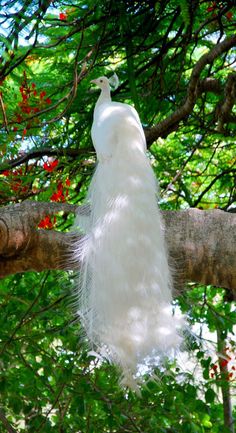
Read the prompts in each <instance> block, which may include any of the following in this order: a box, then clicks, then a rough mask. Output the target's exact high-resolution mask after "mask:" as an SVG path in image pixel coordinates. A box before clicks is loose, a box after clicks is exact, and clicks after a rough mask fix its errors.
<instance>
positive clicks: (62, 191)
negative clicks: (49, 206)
mask: <svg viewBox="0 0 236 433" xmlns="http://www.w3.org/2000/svg"><path fill="white" fill-rule="evenodd" d="M69 186H70V179H66V181H65V184H63V182H61V181H58V182H57V190H56V192H54V193H53V194H52V196H51V197H50V200H51V201H57V202H62V203H64V202H65V201H66V198H67V197H68V195H69V189H68V187H69Z"/></svg>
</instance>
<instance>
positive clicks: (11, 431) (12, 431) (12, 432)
mask: <svg viewBox="0 0 236 433" xmlns="http://www.w3.org/2000/svg"><path fill="white" fill-rule="evenodd" d="M0 420H1V421H2V423H3V425H4V427H6V429H7V432H8V433H17V431H16V430H15V429H14V428H13V427H12V425H11V424H10V423H9V421H8V420H7V418H6V417H5V414H4V412H3V410H2V409H1V408H0Z"/></svg>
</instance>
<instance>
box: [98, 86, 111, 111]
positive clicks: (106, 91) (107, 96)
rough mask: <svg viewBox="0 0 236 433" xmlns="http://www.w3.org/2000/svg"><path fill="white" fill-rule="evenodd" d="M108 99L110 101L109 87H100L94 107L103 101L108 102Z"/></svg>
mask: <svg viewBox="0 0 236 433" xmlns="http://www.w3.org/2000/svg"><path fill="white" fill-rule="evenodd" d="M110 101H111V91H110V88H105V89H102V90H101V93H100V95H99V98H98V100H97V103H96V108H97V107H99V106H100V105H101V104H104V102H110Z"/></svg>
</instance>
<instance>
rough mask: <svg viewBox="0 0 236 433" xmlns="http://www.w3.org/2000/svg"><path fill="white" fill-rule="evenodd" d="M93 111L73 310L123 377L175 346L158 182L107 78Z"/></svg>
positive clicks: (134, 119)
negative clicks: (91, 169)
mask: <svg viewBox="0 0 236 433" xmlns="http://www.w3.org/2000/svg"><path fill="white" fill-rule="evenodd" d="M93 82H94V83H95V84H97V85H98V86H99V87H100V88H101V94H100V97H99V98H98V101H97V103H96V106H95V110H94V120H93V125H92V140H93V144H94V147H95V150H96V153H97V158H98V164H97V167H96V170H95V173H94V175H93V178H92V181H91V184H90V188H89V192H88V200H89V202H90V207H91V213H90V215H89V220H87V221H86V222H85V219H83V218H81V217H80V216H79V215H78V216H77V220H76V226H78V227H79V228H80V230H82V231H83V232H84V234H85V236H84V238H83V242H82V243H81V242H80V241H78V244H77V246H76V248H75V253H74V254H75V260H76V261H77V262H80V278H79V292H78V310H79V315H80V317H81V319H82V323H83V326H84V328H85V330H86V334H87V337H88V339H89V341H90V343H91V346H92V347H93V348H94V347H95V348H96V350H97V352H98V353H100V355H102V357H105V358H108V359H109V360H110V361H111V362H114V363H115V364H118V365H119V366H120V367H121V369H122V371H123V376H124V378H127V381H128V377H129V375H133V374H135V373H136V372H137V368H138V365H139V364H143V363H145V360H146V359H149V360H150V359H156V357H163V356H165V355H167V354H168V353H169V352H170V351H171V350H173V348H175V347H177V346H178V344H179V342H180V339H181V338H180V336H179V328H180V326H181V323H180V321H179V320H178V319H176V318H175V317H174V316H173V314H172V308H171V302H172V282H171V275H170V270H169V265H168V257H167V251H166V247H165V242H164V227H163V223H162V220H161V216H160V212H159V209H158V205H157V183H156V179H155V175H154V173H153V170H152V168H151V165H150V162H149V159H148V157H147V156H146V141H145V135H144V131H143V128H142V125H141V122H140V119H139V116H138V114H137V112H136V110H135V109H134V108H133V107H131V106H129V105H127V104H122V103H118V102H113V101H111V96H110V85H109V80H108V79H107V78H106V77H101V78H98V79H97V80H94V81H93Z"/></svg>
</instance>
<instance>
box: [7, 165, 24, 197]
mask: <svg viewBox="0 0 236 433" xmlns="http://www.w3.org/2000/svg"><path fill="white" fill-rule="evenodd" d="M2 175H3V176H6V177H8V178H9V183H10V188H11V190H12V191H14V192H17V193H18V194H24V193H26V192H28V191H29V186H28V185H23V180H22V176H23V170H22V168H18V169H16V170H5V171H3V172H2Z"/></svg>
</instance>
